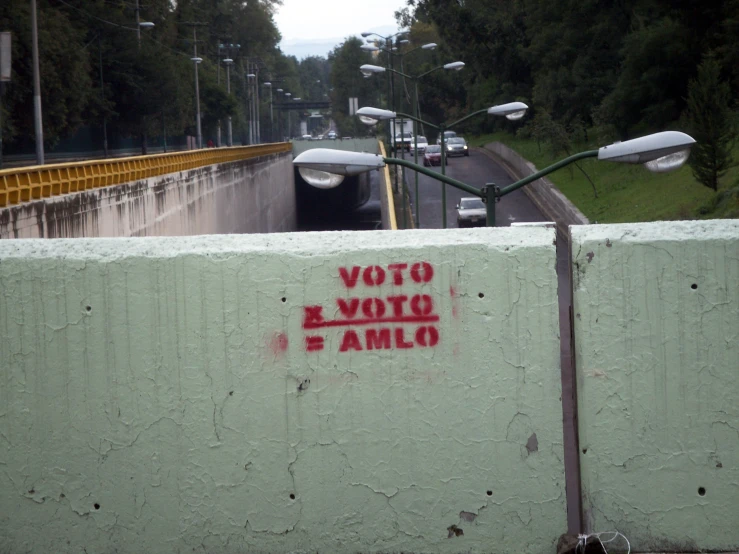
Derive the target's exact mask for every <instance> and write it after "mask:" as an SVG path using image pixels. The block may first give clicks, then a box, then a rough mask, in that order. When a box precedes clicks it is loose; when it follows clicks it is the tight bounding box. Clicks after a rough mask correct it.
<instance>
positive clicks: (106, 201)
mask: <svg viewBox="0 0 739 554" xmlns="http://www.w3.org/2000/svg"><path fill="white" fill-rule="evenodd" d="M295 209H296V207H295V186H294V178H293V169H292V156H291V154H290V153H283V154H273V155H269V156H262V157H258V158H251V159H247V160H242V161H238V162H229V163H221V164H215V165H210V166H205V167H201V168H198V169H192V170H188V171H182V172H179V173H169V174H166V175H160V176H157V177H151V178H148V179H142V180H140V181H136V182H132V183H126V184H123V185H117V186H110V187H104V188H99V189H93V190H88V191H84V192H78V193H71V194H65V195H61V196H54V197H51V198H45V199H43V200H38V201H35V202H29V203H26V204H21V205H17V206H10V207H7V208H2V209H0V238H38V237H42V238H71V237H130V236H162V235H199V234H210V233H260V232H262V233H265V232H277V231H292V230H295V228H296V215H295Z"/></svg>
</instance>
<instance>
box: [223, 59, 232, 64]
mask: <svg viewBox="0 0 739 554" xmlns="http://www.w3.org/2000/svg"><path fill="white" fill-rule="evenodd" d="M223 63H225V64H226V65H231V64H232V63H234V61H233V60H232V59H231V58H226V59H225V60H223Z"/></svg>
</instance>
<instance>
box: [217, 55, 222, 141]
mask: <svg viewBox="0 0 739 554" xmlns="http://www.w3.org/2000/svg"><path fill="white" fill-rule="evenodd" d="M217 62H218V66H217V69H216V75H217V81H218V88H220V87H221V43H220V42H219V43H218V60H217ZM221 145H222V142H221V120H220V119H219V120H218V125H217V127H216V146H218V148H220V147H221Z"/></svg>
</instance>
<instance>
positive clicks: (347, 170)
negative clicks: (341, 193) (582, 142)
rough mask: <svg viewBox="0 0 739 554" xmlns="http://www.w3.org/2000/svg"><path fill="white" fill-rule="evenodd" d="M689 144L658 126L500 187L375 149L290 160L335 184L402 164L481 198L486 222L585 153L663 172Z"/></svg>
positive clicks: (310, 153)
mask: <svg viewBox="0 0 739 554" xmlns="http://www.w3.org/2000/svg"><path fill="white" fill-rule="evenodd" d="M693 144H695V140H694V139H693V137H691V136H690V135H687V134H685V133H681V132H679V131H663V132H661V133H655V134H653V135H647V136H644V137H640V138H635V139H632V140H627V141H624V142H617V143H614V144H611V145H609V146H603V147H601V148H599V149H598V150H588V151H585V152H580V153H579V154H575V155H573V156H570V157H568V158H565V159H563V160H560V161H559V162H557V163H555V164H552V165H550V166H549V167H546V168H544V169H542V170H541V171H537V172H536V173H534V174H533V175H529V176H528V177H525V178H523V179H520V180H518V181H516V182H515V183H513V184H510V185H508V186H506V187H503V188H500V187H497V186H495V185H494V184H486V185H485V187H483V188H482V189H478V188H475V187H472V186H470V185H467V184H465V183H463V182H461V181H457V180H456V179H452V178H451V177H447V176H446V175H442V174H439V173H436V172H435V171H432V170H430V169H426V168H425V167H423V166H419V165H417V164H414V163H412V162H410V161H408V160H405V159H398V158H383V157H382V156H380V155H377V154H368V153H365V152H346V151H341V150H328V149H325V148H316V149H314V150H307V151H305V152H303V153H302V154H300V155H298V156H297V157H296V158H295V159H294V160H293V164H294V165H295V166H296V167H298V169H299V171H300V174H301V175H302V177H303V179H305V181H306V182H307V183H308V184H310V185H313V186H314V187H317V188H333V187H336V186H338V185H340V184H341V182H342V181H343V179H344V176H346V175H358V174H360V173H365V172H367V171H371V170H373V169H380V168H382V167H384V166H385V165H386V164H391V165H401V166H405V167H408V168H410V169H413V170H415V171H418V172H420V173H423V174H424V175H428V176H429V177H432V178H434V179H436V180H438V181H441V182H443V183H446V184H449V185H451V186H453V187H455V188H458V189H460V190H463V191H465V192H467V193H469V194H472V195H474V196H477V197H478V198H481V199H482V201H483V202H485V204H486V212H487V217H486V223H487V226H488V227H494V226H495V204H496V203H497V202H499V201H500V199H501V198H502V197H503V196H506V195H508V194H510V193H512V192H514V191H516V190H518V189H520V188H521V187H523V186H526V185H528V184H529V183H532V182H534V181H536V180H537V179H540V178H541V177H544V176H546V175H549V174H550V173H552V172H553V171H556V170H558V169H561V168H563V167H565V166H567V165H569V164H571V163H573V162H576V161H578V160H582V159H585V158H597V159H598V160H602V161H611V162H623V163H631V164H644V165H645V167H646V168H647V169H648V170H650V171H653V172H657V173H665V172H668V171H674V170H675V169H678V168H679V167H681V166H682V165H683V164H684V163H685V162H686V161H687V159H688V156H689V154H690V148H691V147H692V146H693Z"/></svg>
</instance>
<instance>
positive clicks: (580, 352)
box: [570, 220, 739, 552]
mask: <svg viewBox="0 0 739 554" xmlns="http://www.w3.org/2000/svg"><path fill="white" fill-rule="evenodd" d="M570 231H571V233H572V252H573V265H574V267H573V286H574V296H573V307H574V330H575V346H576V351H575V352H576V362H577V378H578V398H579V426H580V460H581V470H582V493H583V506H584V511H585V521H586V525H587V526H588V530H589V531H608V530H614V529H617V530H619V531H621V532H622V533H624V534H625V535H626V536H627V537H628V538H629V540H630V541H631V546H632V551H633V550H636V551H640V552H643V551H650V550H651V551H660V552H665V551H668V552H686V551H687V552H697V551H702V552H705V551H711V552H716V551H737V550H739V401H738V399H739V221H727V220H723V221H704V222H669V223H650V224H641V225H634V224H632V225H598V226H587V227H571V228H570ZM609 551H610V547H609Z"/></svg>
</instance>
